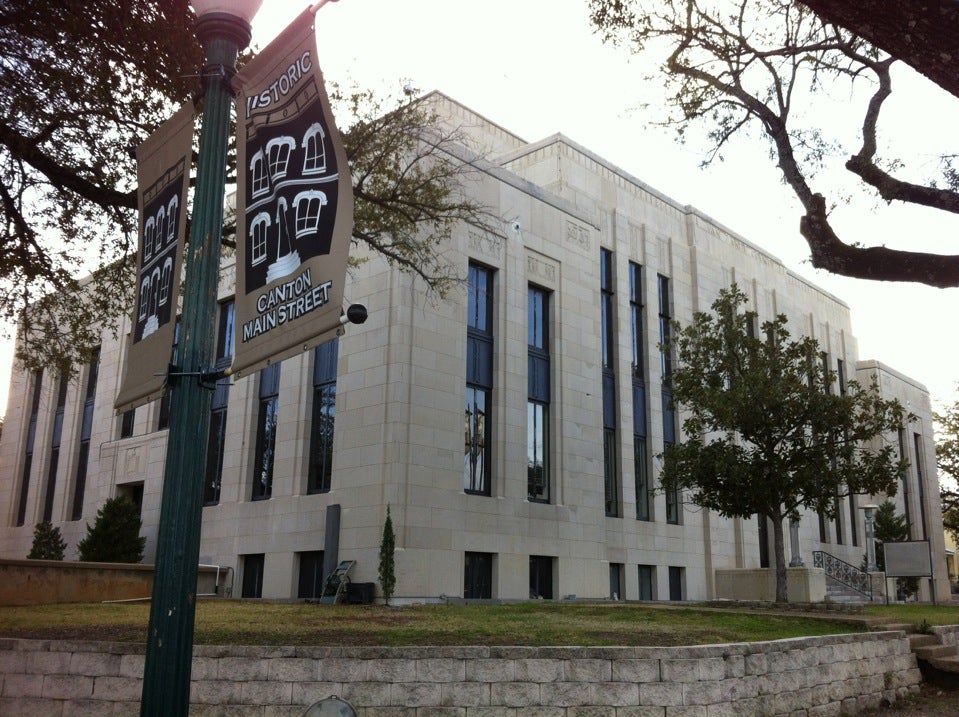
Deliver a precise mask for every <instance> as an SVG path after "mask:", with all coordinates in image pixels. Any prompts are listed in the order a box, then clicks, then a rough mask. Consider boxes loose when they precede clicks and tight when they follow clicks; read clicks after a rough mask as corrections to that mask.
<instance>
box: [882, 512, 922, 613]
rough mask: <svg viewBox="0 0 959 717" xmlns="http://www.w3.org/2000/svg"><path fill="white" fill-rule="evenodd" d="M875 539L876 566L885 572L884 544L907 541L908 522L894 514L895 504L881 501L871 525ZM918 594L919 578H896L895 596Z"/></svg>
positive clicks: (899, 515) (901, 516)
mask: <svg viewBox="0 0 959 717" xmlns="http://www.w3.org/2000/svg"><path fill="white" fill-rule="evenodd" d="M873 534H874V535H875V537H876V566H877V567H878V568H879V571H880V572H883V573H884V572H886V550H885V547H884V546H885V544H886V543H901V542H903V541H906V540H909V520H908V518H906V516H905V515H903V514H901V513H896V504H895V503H893V502H892V501H891V500H886V501H883V502H882V503H881V504H880V505H879V507H878V508H877V509H876V516H875V518H874V523H873ZM917 592H919V578H896V594H897V595H898V596H900V597H901V598H905V597H908V596H909V595H915V594H916V593H917Z"/></svg>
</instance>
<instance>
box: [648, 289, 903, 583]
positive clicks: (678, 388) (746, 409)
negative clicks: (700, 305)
mask: <svg viewBox="0 0 959 717" xmlns="http://www.w3.org/2000/svg"><path fill="white" fill-rule="evenodd" d="M746 302H747V298H746V296H745V294H743V293H742V292H741V291H740V290H739V289H738V288H737V287H736V286H735V285H733V286H732V287H730V288H729V289H726V290H723V291H721V292H720V294H719V296H718V298H717V299H716V301H715V302H714V303H713V305H712V313H706V312H697V313H696V314H695V315H694V317H693V320H692V322H691V323H690V324H689V325H687V326H680V325H679V324H676V325H675V326H674V332H673V336H672V338H671V339H670V341H669V344H668V345H667V346H665V347H664V349H665V350H668V351H670V352H674V353H675V355H676V357H677V358H678V366H677V367H676V368H675V369H674V371H673V374H672V378H671V387H672V396H673V401H674V403H675V404H676V405H677V407H678V408H680V409H682V410H683V411H684V421H683V434H684V439H683V440H682V441H681V442H679V443H676V444H675V445H672V446H668V447H667V448H666V450H665V452H664V453H663V455H662V458H663V471H662V475H661V481H662V484H663V488H664V489H666V490H680V491H687V492H688V495H689V500H690V501H691V502H692V503H694V504H695V505H698V506H701V507H703V508H706V509H708V510H713V511H716V512H717V513H719V514H720V515H722V516H724V517H727V518H749V517H751V516H753V515H758V516H759V517H760V519H761V520H762V519H768V520H769V521H770V523H771V524H772V528H773V544H774V555H775V569H776V601H777V602H784V601H786V599H787V589H786V557H785V538H784V523H785V522H786V521H787V520H799V519H800V511H801V510H802V509H807V510H810V511H815V512H818V513H820V514H822V515H823V516H824V517H826V518H832V517H834V516H835V512H836V505H837V500H836V498H837V497H839V496H845V495H849V494H862V493H865V494H879V493H887V494H890V495H893V494H895V491H896V481H897V479H898V478H899V476H900V475H901V474H902V471H904V470H905V464H904V463H903V462H902V461H900V460H899V459H898V454H897V452H896V449H895V447H894V446H893V445H892V444H891V443H888V442H885V441H883V440H881V439H882V436H883V435H884V434H886V433H888V432H890V431H892V432H895V431H896V429H898V427H899V426H900V425H902V421H903V408H902V406H901V405H900V404H899V402H898V401H896V400H892V401H887V400H884V399H883V398H882V397H881V396H880V395H879V392H878V390H877V389H876V386H875V385H871V386H861V385H859V384H858V383H857V382H856V381H848V382H847V383H846V384H845V386H844V389H843V390H842V391H840V390H837V388H836V387H835V386H834V384H835V382H836V375H835V372H834V371H831V370H829V369H828V368H827V367H826V366H824V362H823V361H822V360H821V354H820V347H819V345H818V343H817V342H816V341H815V340H814V339H812V338H809V337H799V338H792V337H791V336H790V333H789V331H788V329H787V323H788V321H787V318H786V316H784V315H779V316H776V317H775V318H774V319H772V320H769V321H765V322H763V324H762V325H761V327H757V326H756V321H757V315H756V313H755V312H753V311H747V310H744V309H745V306H746ZM757 329H759V331H757Z"/></svg>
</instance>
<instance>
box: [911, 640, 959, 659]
mask: <svg viewBox="0 0 959 717" xmlns="http://www.w3.org/2000/svg"><path fill="white" fill-rule="evenodd" d="M912 651H913V652H914V653H916V657H917V658H918V659H920V660H932V659H935V658H939V657H955V656H956V648H955V646H953V645H938V644H937V645H923V646H921V647H915V648H913V650H912Z"/></svg>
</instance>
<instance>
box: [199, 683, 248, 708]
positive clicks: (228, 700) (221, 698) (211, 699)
mask: <svg viewBox="0 0 959 717" xmlns="http://www.w3.org/2000/svg"><path fill="white" fill-rule="evenodd" d="M242 689H243V683H242V682H227V681H226V680H194V681H193V682H192V683H191V684H190V702H191V703H195V704H198V705H223V704H229V705H238V704H240V703H241V694H242Z"/></svg>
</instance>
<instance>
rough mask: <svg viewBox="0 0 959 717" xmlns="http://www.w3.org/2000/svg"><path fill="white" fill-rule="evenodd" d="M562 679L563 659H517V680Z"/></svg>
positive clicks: (547, 680) (553, 680)
mask: <svg viewBox="0 0 959 717" xmlns="http://www.w3.org/2000/svg"><path fill="white" fill-rule="evenodd" d="M562 679H563V660H539V659H532V660H517V661H516V680H517V681H518V682H537V683H538V682H559V681H560V680H562Z"/></svg>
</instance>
